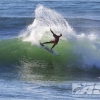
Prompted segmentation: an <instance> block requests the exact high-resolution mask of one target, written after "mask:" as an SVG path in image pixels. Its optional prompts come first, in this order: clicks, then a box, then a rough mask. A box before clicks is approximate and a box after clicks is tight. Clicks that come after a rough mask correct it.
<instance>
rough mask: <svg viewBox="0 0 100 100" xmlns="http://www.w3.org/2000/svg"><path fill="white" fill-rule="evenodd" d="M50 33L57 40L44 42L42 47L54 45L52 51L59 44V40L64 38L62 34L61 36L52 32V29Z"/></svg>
mask: <svg viewBox="0 0 100 100" xmlns="http://www.w3.org/2000/svg"><path fill="white" fill-rule="evenodd" d="M50 31H51V33H52V34H53V37H54V38H55V39H54V40H51V41H49V42H44V43H42V45H43V44H48V43H53V46H52V47H51V50H52V49H53V48H54V47H55V46H56V45H57V44H58V42H59V38H60V37H61V36H62V34H60V35H56V34H55V33H54V32H53V31H52V30H51V28H50Z"/></svg>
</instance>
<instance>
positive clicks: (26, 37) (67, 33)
mask: <svg viewBox="0 0 100 100" xmlns="http://www.w3.org/2000/svg"><path fill="white" fill-rule="evenodd" d="M50 27H51V28H52V30H53V31H54V32H55V33H57V34H59V33H62V35H63V37H62V40H64V41H66V42H67V41H68V42H69V43H70V44H72V49H73V50H72V51H73V53H74V54H77V55H80V56H81V57H82V60H83V62H84V64H85V65H87V66H89V67H91V66H98V67H99V66H100V56H99V55H100V42H99V37H98V35H96V34H95V33H90V34H86V33H80V34H77V33H76V32H75V30H73V28H72V27H71V26H70V25H69V24H68V22H67V21H66V20H65V19H64V18H63V16H62V15H61V14H59V13H57V12H56V11H55V10H52V9H49V8H47V7H44V6H43V5H38V6H37V7H36V9H35V19H34V21H33V23H32V24H31V25H29V26H28V27H27V28H26V29H25V30H23V31H22V33H21V35H20V36H19V37H20V38H21V39H22V40H23V41H28V42H31V43H32V44H35V45H38V46H39V42H40V41H49V40H50V39H51V33H50V31H49V29H50ZM62 45H64V44H62ZM64 48H66V46H64ZM64 48H63V49H64ZM58 51H59V50H58ZM65 52H66V51H65ZM64 59H67V58H64ZM82 64H83V63H82Z"/></svg>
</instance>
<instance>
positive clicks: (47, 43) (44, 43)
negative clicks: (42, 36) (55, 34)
mask: <svg viewBox="0 0 100 100" xmlns="http://www.w3.org/2000/svg"><path fill="white" fill-rule="evenodd" d="M48 43H54V41H49V42H44V43H42V44H48Z"/></svg>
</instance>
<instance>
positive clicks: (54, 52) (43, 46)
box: [40, 43, 59, 55]
mask: <svg viewBox="0 0 100 100" xmlns="http://www.w3.org/2000/svg"><path fill="white" fill-rule="evenodd" d="M40 45H41V46H42V48H44V49H45V50H47V51H49V52H50V53H52V54H54V55H59V54H58V52H56V51H54V50H50V48H48V47H47V46H45V45H43V44H42V43H40Z"/></svg>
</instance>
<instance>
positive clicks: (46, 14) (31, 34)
mask: <svg viewBox="0 0 100 100" xmlns="http://www.w3.org/2000/svg"><path fill="white" fill-rule="evenodd" d="M51 15H53V16H51ZM50 27H51V28H52V30H53V31H54V32H55V33H57V34H60V33H62V34H63V36H62V38H61V39H60V42H59V44H58V45H57V46H56V47H55V48H54V50H55V51H57V52H58V53H59V54H60V56H55V55H53V54H51V53H49V52H48V51H46V50H44V49H43V48H42V47H41V46H40V45H39V42H40V41H41V42H44V41H49V40H51V39H52V38H53V37H52V34H51V32H50ZM47 46H48V47H51V46H52V44H48V45H47ZM99 47H100V40H99V37H98V35H96V34H94V33H91V34H86V33H80V34H77V33H76V32H75V30H73V28H72V27H71V26H70V25H69V23H68V22H67V21H66V20H65V19H64V18H63V16H62V15H61V14H59V13H57V12H56V11H54V10H52V9H49V8H47V7H44V6H42V5H38V6H37V8H36V10H35V19H34V20H33V22H32V24H30V25H29V26H28V27H27V28H26V29H25V30H23V31H22V32H21V33H20V35H19V36H18V38H13V39H6V40H2V41H0V66H7V67H8V66H17V67H13V68H18V69H19V68H20V70H21V71H22V73H28V72H27V71H28V70H29V69H30V70H29V73H30V71H31V70H32V73H33V72H34V73H36V74H37V73H40V75H41V74H42V75H45V72H48V69H50V70H51V68H53V69H54V70H52V71H53V72H52V73H51V72H50V73H49V72H48V73H49V74H50V75H51V74H53V75H54V76H55V75H56V77H57V76H59V77H60V76H65V78H66V74H69V76H70V75H72V74H73V73H74V72H75V73H76V74H75V75H79V73H82V72H83V74H84V71H85V72H93V73H94V74H95V75H96V74H98V73H99V70H98V69H99V66H100V56H99V55H100V48H99ZM10 68H12V67H10ZM1 70H4V68H3V69H2V68H1ZM23 71H25V72H23ZM73 76H74V75H73ZM68 78H69V77H68Z"/></svg>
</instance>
